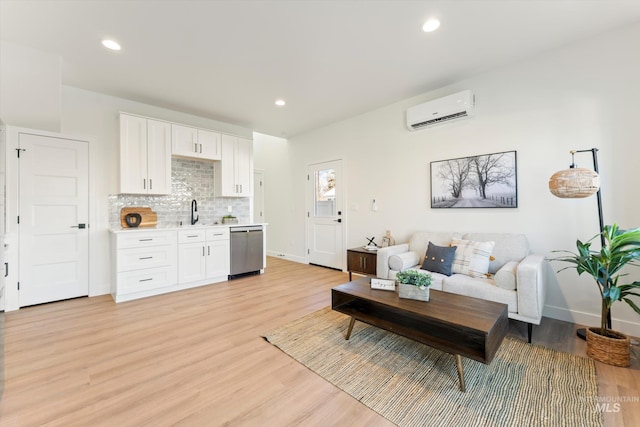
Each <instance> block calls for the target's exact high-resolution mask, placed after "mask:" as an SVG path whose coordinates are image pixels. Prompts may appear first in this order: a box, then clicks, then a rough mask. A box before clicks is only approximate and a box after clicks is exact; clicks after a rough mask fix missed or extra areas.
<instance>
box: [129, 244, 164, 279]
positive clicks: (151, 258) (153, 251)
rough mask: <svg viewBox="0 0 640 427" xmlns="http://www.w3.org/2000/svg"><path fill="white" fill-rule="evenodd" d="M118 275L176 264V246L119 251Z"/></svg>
mask: <svg viewBox="0 0 640 427" xmlns="http://www.w3.org/2000/svg"><path fill="white" fill-rule="evenodd" d="M117 257H118V258H117V263H118V264H117V265H118V267H117V268H118V270H117V271H118V273H120V272H122V271H131V270H140V269H143V268H153V267H164V266H167V265H172V264H175V263H176V260H177V253H176V247H175V245H174V246H153V247H148V248H128V249H120V250H119V251H117Z"/></svg>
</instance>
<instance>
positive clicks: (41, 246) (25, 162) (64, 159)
mask: <svg viewBox="0 0 640 427" xmlns="http://www.w3.org/2000/svg"><path fill="white" fill-rule="evenodd" d="M88 152H89V147H88V142H86V141H79V140H73V139H66V138H58V137H50V136H43V135H36V134H28V133H21V134H20V136H19V156H20V158H19V174H18V179H19V190H18V191H19V193H18V197H19V203H18V206H19V208H18V209H19V210H18V214H19V225H18V230H19V231H18V239H19V247H20V250H19V257H20V261H19V265H20V267H19V277H20V278H19V283H20V306H28V305H34V304H40V303H44V302H51V301H58V300H63V299H67V298H74V297H79V296H86V295H88V294H89V254H88V249H89V230H88V226H89V224H88V219H89V187H88Z"/></svg>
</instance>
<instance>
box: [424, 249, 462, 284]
mask: <svg viewBox="0 0 640 427" xmlns="http://www.w3.org/2000/svg"><path fill="white" fill-rule="evenodd" d="M455 256H456V246H436V245H434V244H433V243H431V242H429V247H428V248H427V254H426V255H425V257H424V262H423V263H422V269H423V270H427V271H431V272H432V273H440V274H444V275H446V276H451V264H453V259H454V258H455Z"/></svg>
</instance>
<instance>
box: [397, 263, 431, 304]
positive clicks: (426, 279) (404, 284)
mask: <svg viewBox="0 0 640 427" xmlns="http://www.w3.org/2000/svg"><path fill="white" fill-rule="evenodd" d="M432 279H433V278H432V277H431V274H429V273H425V272H422V271H417V270H405V271H400V272H398V273H397V274H396V282H398V296H399V297H400V298H406V299H415V300H419V301H429V286H431V281H432Z"/></svg>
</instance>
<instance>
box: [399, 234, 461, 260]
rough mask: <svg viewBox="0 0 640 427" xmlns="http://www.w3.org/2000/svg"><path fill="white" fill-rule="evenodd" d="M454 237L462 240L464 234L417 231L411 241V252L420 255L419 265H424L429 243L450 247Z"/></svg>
mask: <svg viewBox="0 0 640 427" xmlns="http://www.w3.org/2000/svg"><path fill="white" fill-rule="evenodd" d="M453 237H457V238H459V239H460V238H462V233H454V232H450V231H444V232H437V231H417V232H415V233H413V234H412V235H411V239H409V250H410V251H413V252H415V253H417V254H418V255H420V261H418V264H420V265H422V263H423V261H424V255H425V254H426V253H427V247H428V245H429V242H432V243H433V244H434V245H438V246H448V245H449V243H451V239H452V238H453Z"/></svg>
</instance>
